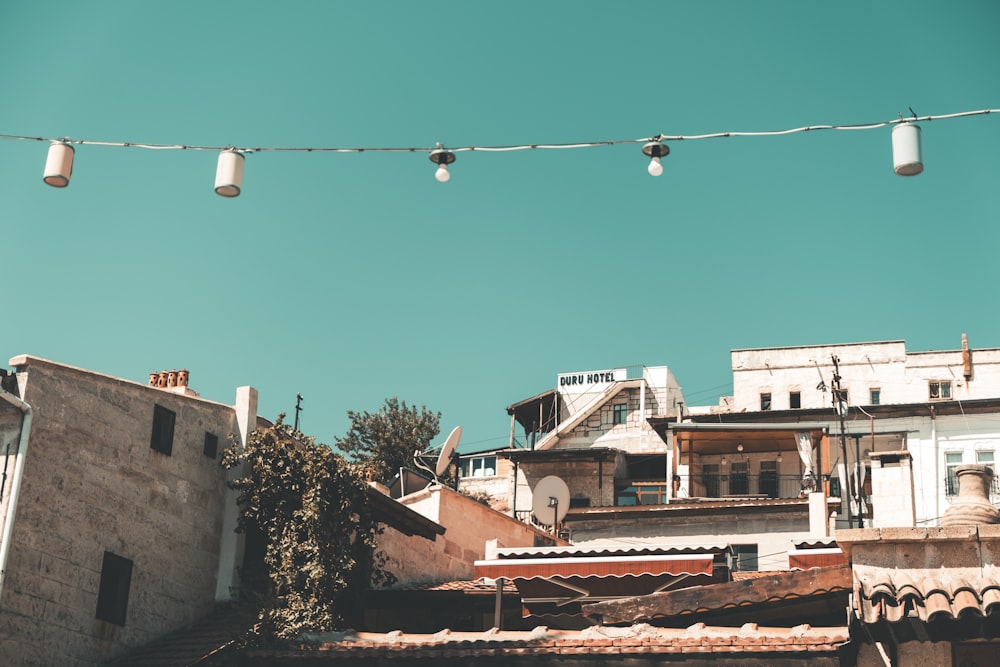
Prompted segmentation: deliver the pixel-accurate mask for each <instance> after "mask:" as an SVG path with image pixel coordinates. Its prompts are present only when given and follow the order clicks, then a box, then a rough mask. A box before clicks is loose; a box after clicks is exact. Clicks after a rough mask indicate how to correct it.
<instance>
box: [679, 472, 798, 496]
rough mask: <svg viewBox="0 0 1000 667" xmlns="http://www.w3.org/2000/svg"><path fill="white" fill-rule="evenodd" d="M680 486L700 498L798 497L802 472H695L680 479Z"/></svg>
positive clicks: (690, 494) (689, 493)
mask: <svg viewBox="0 0 1000 667" xmlns="http://www.w3.org/2000/svg"><path fill="white" fill-rule="evenodd" d="M681 486H682V487H684V488H685V489H686V490H687V493H688V495H689V496H696V497H702V498H732V497H744V496H751V497H755V498H758V497H763V498H798V497H799V495H800V493H801V492H802V490H803V484H802V476H801V475H779V474H777V473H762V474H759V475H751V474H749V473H730V474H725V475H724V474H721V473H720V474H695V475H692V476H691V477H689V478H687V479H682V481H681Z"/></svg>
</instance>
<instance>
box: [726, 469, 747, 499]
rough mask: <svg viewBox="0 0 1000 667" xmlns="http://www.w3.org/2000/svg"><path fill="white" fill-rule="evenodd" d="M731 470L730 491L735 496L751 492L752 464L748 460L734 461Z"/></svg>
mask: <svg viewBox="0 0 1000 667" xmlns="http://www.w3.org/2000/svg"><path fill="white" fill-rule="evenodd" d="M729 472H730V475H729V493H730V494H731V495H734V496H745V495H747V494H748V493H750V476H749V473H750V464H749V463H747V462H746V461H733V462H732V463H731V464H730V466H729Z"/></svg>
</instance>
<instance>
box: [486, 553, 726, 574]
mask: <svg viewBox="0 0 1000 667" xmlns="http://www.w3.org/2000/svg"><path fill="white" fill-rule="evenodd" d="M714 559H715V557H714V556H713V555H712V554H683V555H664V556H649V555H645V556H607V557H602V558H512V559H503V560H479V561H476V563H475V576H476V578H480V577H485V578H487V579H500V578H501V577H502V578H504V579H549V578H553V577H555V578H565V577H623V576H628V575H632V576H640V575H650V574H652V575H658V574H673V575H694V574H707V575H711V574H712V563H713V561H714Z"/></svg>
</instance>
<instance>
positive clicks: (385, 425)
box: [334, 396, 441, 483]
mask: <svg viewBox="0 0 1000 667" xmlns="http://www.w3.org/2000/svg"><path fill="white" fill-rule="evenodd" d="M347 417H348V419H350V420H351V428H350V430H349V431H348V432H347V436H346V437H343V438H336V437H335V438H334V443H335V444H336V445H337V448H338V449H340V450H341V451H342V452H344V453H345V454H347V455H348V456H349V457H351V459H353V460H354V462H355V463H357V464H358V465H360V466H364V467H366V468H368V469H369V470H371V471H372V473H373V475H374V476H375V478H376V479H377V480H378V481H380V482H383V483H384V482H388V481H389V480H390V479H392V478H393V476H394V475H395V474H396V473H398V472H399V469H400V468H401V467H403V466H412V465H413V454H414V453H415V452H417V451H421V452H422V451H424V450H425V449H427V448H428V447H429V446H430V444H431V440H433V439H434V437H435V436H437V434H438V431H439V430H440V423H441V413H440V412H431V411H429V410H428V409H427V407H426V406H420V408H419V409H417V407H416V406H413V407H409V406H407V405H406V401H400V400H399V399H398V398H396V397H395V396H393V397H392V398H387V399H385V404H384V405H383V406H382V408H381V409H380V410H379V411H378V412H374V413H372V412H354V411H353V410H348V411H347Z"/></svg>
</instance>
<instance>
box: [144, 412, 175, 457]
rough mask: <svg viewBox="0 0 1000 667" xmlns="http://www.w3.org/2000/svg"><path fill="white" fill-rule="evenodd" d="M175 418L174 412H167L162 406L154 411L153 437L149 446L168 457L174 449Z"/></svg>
mask: <svg viewBox="0 0 1000 667" xmlns="http://www.w3.org/2000/svg"><path fill="white" fill-rule="evenodd" d="M174 417H175V415H174V412H173V410H167V409H166V408H165V407H163V406H162V405H157V406H155V409H154V410H153V436H152V438H151V439H150V441H149V446H150V447H152V448H153V449H155V450H156V451H158V452H162V453H164V454H166V455H167V456H170V452H171V451H173V448H174Z"/></svg>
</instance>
